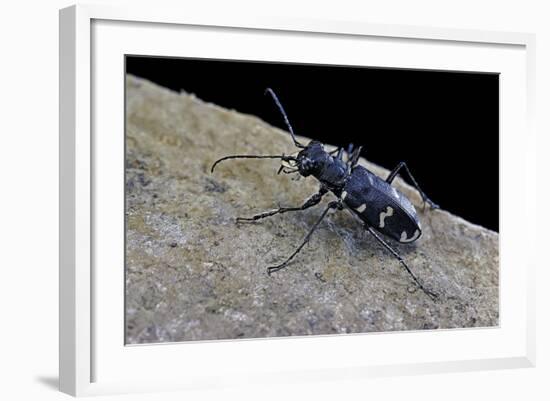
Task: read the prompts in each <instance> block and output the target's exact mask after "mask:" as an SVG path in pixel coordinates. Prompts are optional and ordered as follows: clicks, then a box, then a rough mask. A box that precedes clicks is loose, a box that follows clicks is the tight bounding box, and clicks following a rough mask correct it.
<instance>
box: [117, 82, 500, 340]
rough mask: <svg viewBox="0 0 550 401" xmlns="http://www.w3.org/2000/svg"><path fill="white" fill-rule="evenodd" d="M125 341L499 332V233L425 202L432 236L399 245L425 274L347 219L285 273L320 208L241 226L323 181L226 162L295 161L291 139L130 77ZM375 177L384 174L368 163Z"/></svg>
mask: <svg viewBox="0 0 550 401" xmlns="http://www.w3.org/2000/svg"><path fill="white" fill-rule="evenodd" d="M126 89H127V91H126V101H127V103H126V104H127V124H126V143H127V154H126V192H127V197H126V202H127V204H126V207H127V209H126V219H127V243H126V253H127V266H126V269H127V270H126V285H127V286H126V295H127V298H126V300H127V310H126V314H127V319H126V322H127V327H126V337H127V338H126V340H127V342H128V343H150V342H166V341H187V340H210V339H234V338H255V337H267V336H290V335H310V334H335V333H358V332H373V331H376V332H378V331H393V330H418V329H438V328H458V327H486V326H494V325H498V322H499V321H498V316H499V315H498V304H499V302H498V294H499V291H498V282H499V277H498V265H499V257H498V234H497V233H495V232H492V231H490V230H487V229H485V228H482V227H479V226H476V225H473V224H471V223H469V222H467V221H465V220H463V219H461V218H460V217H457V216H453V215H451V214H450V213H447V212H445V211H443V210H437V211H430V210H426V211H423V210H422V204H421V201H420V197H419V196H418V194H417V192H416V191H415V190H414V189H412V188H411V187H409V186H408V185H406V184H404V183H403V181H401V180H400V179H397V180H396V181H395V185H396V186H397V187H398V188H399V189H400V190H401V191H402V192H404V193H405V194H406V195H407V196H408V197H409V198H410V199H411V200H412V202H413V203H414V204H415V206H416V208H417V210H418V212H419V218H420V220H421V221H422V226H423V236H422V238H421V239H420V240H418V241H417V242H416V243H414V244H411V245H400V244H396V243H394V242H391V243H392V244H393V245H394V247H395V248H396V249H398V251H399V252H400V253H401V255H402V256H403V257H404V258H405V260H406V261H407V262H408V264H409V266H410V267H411V269H412V270H413V272H414V273H415V274H416V276H417V277H418V278H419V280H421V281H422V282H423V283H425V285H426V286H427V287H428V288H430V289H431V290H433V291H434V292H436V293H437V294H439V298H438V300H437V301H435V302H434V301H432V300H431V299H430V298H429V297H427V296H426V295H425V294H424V293H423V292H422V291H420V290H417V289H416V287H415V285H414V283H413V282H412V281H411V278H410V276H409V275H408V274H407V273H406V272H405V271H404V269H403V268H402V267H401V266H400V264H399V263H398V262H397V260H396V259H395V258H393V257H392V256H391V255H390V254H389V253H388V252H387V251H386V250H385V249H384V248H383V247H382V246H380V245H379V244H378V243H377V242H376V240H375V239H374V238H372V237H371V236H370V235H369V233H368V232H365V231H364V230H363V229H362V228H361V226H360V225H359V224H358V223H357V221H356V220H355V219H354V218H352V217H351V216H350V215H349V214H348V213H347V212H334V213H331V214H329V216H327V218H326V219H325V221H324V222H323V223H322V224H321V226H320V228H319V230H318V231H316V232H315V234H314V235H313V237H312V239H311V241H310V243H309V244H308V245H307V246H305V247H304V249H303V250H302V252H301V253H300V254H299V255H298V256H297V257H296V258H295V260H294V262H293V263H292V264H291V265H290V266H289V267H288V268H287V269H285V270H282V271H280V272H278V273H275V274H273V275H272V276H268V275H267V273H266V267H267V266H269V265H273V264H277V263H279V262H281V261H283V260H284V259H285V258H286V257H287V256H288V255H289V254H290V253H292V252H293V251H294V249H295V246H296V245H297V244H299V243H300V241H301V240H302V239H303V237H304V235H305V233H306V232H307V230H308V229H309V228H310V226H311V225H312V224H313V223H314V222H315V220H316V219H317V218H318V216H319V214H320V213H321V210H322V208H323V206H322V205H324V204H326V202H327V201H328V200H329V198H331V197H332V196H331V195H329V196H327V197H325V198H326V199H325V200H324V201H323V202H322V204H321V205H320V206H317V207H315V208H311V209H308V210H306V211H304V212H298V213H286V214H282V215H278V216H275V217H272V218H269V219H265V220H262V221H260V222H256V223H253V224H239V225H237V224H235V218H236V217H237V216H250V215H252V214H255V213H257V212H259V211H264V210H268V209H271V208H273V207H277V206H278V205H282V206H296V205H301V204H302V202H303V201H304V200H305V199H306V198H307V197H308V196H310V195H311V194H313V193H314V192H316V190H317V183H316V182H315V180H314V179H313V178H307V179H304V178H302V179H301V180H299V181H298V182H296V181H293V180H292V179H291V178H290V176H286V175H284V174H281V175H277V174H276V171H277V169H278V167H279V162H278V161H277V160H232V161H228V162H225V163H222V164H220V165H219V166H218V168H217V169H216V171H215V173H214V174H210V170H209V169H210V166H211V165H212V163H213V161H214V160H216V159H217V158H219V157H222V156H225V155H229V154H237V153H249V154H254V153H255V154H267V153H271V154H281V153H283V152H284V153H286V154H289V153H292V152H294V151H295V148H294V147H293V145H292V143H291V141H290V140H289V137H288V134H285V133H284V132H283V131H281V130H279V129H276V128H273V127H271V126H270V125H268V124H267V123H265V122H263V121H262V120H260V119H259V118H257V117H255V116H249V115H244V114H240V113H237V112H235V111H231V110H226V109H223V108H221V107H218V106H216V105H213V104H208V103H205V102H203V101H201V100H199V99H197V98H196V97H195V96H193V95H189V94H186V93H181V94H178V93H175V92H172V91H169V90H167V89H164V88H161V87H159V86H157V85H154V84H152V83H150V82H148V81H145V80H142V79H139V78H135V77H132V76H128V77H127V87H126ZM361 164H363V165H365V166H366V167H367V168H369V169H370V170H371V171H373V172H374V173H376V174H379V175H381V176H382V177H385V176H386V175H387V174H388V171H387V170H385V169H382V168H380V167H378V166H376V165H373V164H371V163H368V162H367V161H365V160H361Z"/></svg>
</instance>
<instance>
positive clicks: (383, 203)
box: [211, 88, 439, 299]
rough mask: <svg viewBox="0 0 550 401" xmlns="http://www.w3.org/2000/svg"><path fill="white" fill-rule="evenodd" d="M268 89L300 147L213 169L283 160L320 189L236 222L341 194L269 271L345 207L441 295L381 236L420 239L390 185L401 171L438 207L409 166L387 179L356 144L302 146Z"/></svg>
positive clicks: (284, 167)
mask: <svg viewBox="0 0 550 401" xmlns="http://www.w3.org/2000/svg"><path fill="white" fill-rule="evenodd" d="M266 93H267V94H269V95H270V96H271V97H272V99H273V101H274V102H275V104H276V106H277V108H278V109H279V111H280V113H281V115H282V117H283V119H284V122H285V124H286V126H287V128H288V131H289V133H290V136H291V138H292V141H293V142H294V145H295V146H296V147H297V148H298V149H299V151H298V152H296V153H295V154H294V155H290V156H288V155H284V154H283V155H231V156H225V157H222V158H220V159H218V160H216V161H215V162H214V164H213V165H212V168H211V173H213V172H214V169H215V168H216V166H217V165H218V164H219V163H220V162H222V161H224V160H229V159H243V158H245V159H246V158H254V159H280V160H281V166H280V168H279V171H278V173H281V172H284V173H285V174H294V173H298V174H299V175H301V176H303V177H308V176H313V177H315V178H316V179H317V180H318V181H319V183H320V188H319V191H318V192H317V193H316V194H314V195H312V196H311V197H310V198H309V199H307V200H306V201H305V202H304V204H302V205H301V206H297V207H279V208H277V209H273V210H269V211H266V212H263V213H259V214H256V215H254V216H252V217H238V218H237V222H238V223H240V222H253V221H256V220H260V219H263V218H266V217H270V216H274V215H276V214H281V213H287V212H293V211H302V210H305V209H308V208H310V207H313V206H315V205H317V204H319V203H320V202H321V199H322V198H323V196H325V195H326V194H327V193H329V192H331V193H332V194H333V195H335V197H336V198H337V199H336V200H334V201H331V202H329V203H328V204H327V206H326V208H325V209H324V211H323V213H321V215H320V217H319V218H318V220H317V221H316V222H315V224H314V225H313V226H312V227H311V228H310V230H309V232H308V233H307V235H306V236H305V238H304V239H303V241H302V243H301V244H300V245H299V246H298V247H297V248H296V250H295V251H294V252H293V253H292V254H291V255H290V256H289V257H288V258H287V259H286V260H285V261H284V262H282V263H281V264H279V265H276V266H270V267H268V268H267V271H268V273H269V274H270V275H271V274H272V273H274V272H276V271H279V270H281V269H284V268H285V267H287V266H288V264H289V263H290V261H291V260H292V259H293V258H294V257H295V256H296V255H297V254H298V253H299V252H300V250H301V249H302V248H303V247H304V246H305V245H306V244H307V243H308V242H309V240H310V238H311V236H312V234H313V233H314V231H315V230H316V229H317V228H318V227H319V224H320V223H321V221H323V219H324V218H325V216H326V215H327V213H328V212H329V211H330V210H332V209H336V210H344V209H346V210H348V211H349V212H350V213H351V214H352V215H353V216H354V217H355V218H357V219H358V220H359V221H360V222H361V223H362V224H363V227H364V228H365V229H366V230H367V231H368V232H369V233H370V234H372V235H373V236H374V238H375V239H376V240H377V241H378V242H379V243H380V244H381V245H382V246H384V248H386V249H387V250H388V251H389V252H390V253H391V254H392V255H393V256H394V257H395V258H396V259H397V260H398V261H399V263H400V264H401V266H403V267H404V269H405V270H406V271H407V273H408V274H409V275H410V276H411V277H412V279H413V280H414V282H415V284H416V285H417V286H418V288H420V289H421V290H422V291H423V292H424V293H425V294H426V295H428V296H429V297H430V298H432V299H435V298H437V295H436V294H435V293H433V292H432V291H430V290H428V289H427V288H426V287H424V285H422V283H421V282H420V281H419V280H418V278H417V277H416V276H415V275H414V274H413V272H412V271H411V269H410V268H409V266H408V265H407V263H406V262H405V261H404V260H403V258H402V257H401V255H399V253H398V252H397V251H396V250H395V249H393V247H392V246H391V245H390V244H389V243H388V242H386V241H385V240H384V239H383V237H382V235H384V236H386V237H389V238H391V239H393V240H395V241H397V242H399V243H403V244H406V243H412V242H415V241H417V240H418V239H419V238H420V237H421V235H422V227H421V224H420V220H419V219H418V215H417V213H416V210H415V208H414V206H413V204H412V203H411V201H410V200H409V199H408V198H407V197H406V196H405V195H404V194H403V193H402V192H400V191H399V190H397V189H396V188H395V187H393V186H392V185H391V184H392V182H393V180H394V179H395V178H396V177H397V175H398V174H399V172H400V171H404V172H405V173H407V175H408V177H409V178H410V180H411V182H412V184H413V185H414V187H415V188H416V190H417V191H418V192H419V194H420V195H421V197H422V200H423V202H424V205H425V204H428V205H429V206H430V208H431V209H438V208H439V206H438V205H437V204H435V203H434V202H433V201H431V200H430V199H429V198H428V197H427V196H426V194H425V193H424V192H423V191H422V190H421V189H420V186H419V185H418V183H417V182H416V180H415V179H414V177H413V175H412V174H411V172H410V170H409V168H408V167H407V164H406V163H405V162H400V163H399V164H398V165H397V166H396V167H395V168H394V169H393V170H392V171H391V173H390V174H389V175H388V177H387V178H386V179H385V180H384V179H382V178H380V177H378V176H377V175H375V174H374V173H372V172H371V171H369V170H368V169H367V168H365V167H363V166H361V165H359V164H358V162H359V156H360V154H361V149H362V147H361V146H359V147H357V148H354V147H353V145H350V146H349V147H348V149H347V151H344V149H343V148H337V149H335V150H332V151H327V150H326V149H325V147H324V145H323V144H322V143H320V142H318V141H316V140H312V141H310V142H309V143H308V144H307V145H304V144H302V143H301V142H299V141H298V140H297V139H296V135H295V134H294V130H293V129H292V125H291V124H290V121H289V119H288V116H287V114H286V112H285V110H284V108H283V106H282V104H281V102H280V101H279V98H278V97H277V95H276V94H275V92H274V91H273V90H272V89H271V88H267V89H266Z"/></svg>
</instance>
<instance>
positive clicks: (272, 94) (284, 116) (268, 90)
mask: <svg viewBox="0 0 550 401" xmlns="http://www.w3.org/2000/svg"><path fill="white" fill-rule="evenodd" d="M265 93H269V94H270V95H271V97H272V98H273V101H274V102H275V104H276V105H277V107H278V108H279V111H280V112H281V114H282V115H283V119H284V120H285V124H286V126H287V127H288V131H289V132H290V135H291V136H292V140H293V141H294V145H296V147H298V148H305V146H304V145H302V144H301V143H300V142H298V141H297V140H296V136H295V135H294V130H293V129H292V125H290V121H289V120H288V117H287V115H286V112H285V109H284V108H283V106H282V104H281V102H280V101H279V98H278V97H277V95H276V94H275V92H273V89H271V88H267V89H266V90H265Z"/></svg>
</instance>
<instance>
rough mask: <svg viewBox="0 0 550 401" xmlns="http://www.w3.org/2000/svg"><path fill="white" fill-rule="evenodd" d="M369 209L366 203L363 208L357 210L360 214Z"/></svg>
mask: <svg viewBox="0 0 550 401" xmlns="http://www.w3.org/2000/svg"><path fill="white" fill-rule="evenodd" d="M366 208H367V204H366V203H363V204H362V205H361V206H359V207H358V208H357V209H355V210H357V211H358V212H359V213H363V212H364V211H365V209H366Z"/></svg>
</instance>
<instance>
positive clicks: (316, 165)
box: [296, 141, 328, 177]
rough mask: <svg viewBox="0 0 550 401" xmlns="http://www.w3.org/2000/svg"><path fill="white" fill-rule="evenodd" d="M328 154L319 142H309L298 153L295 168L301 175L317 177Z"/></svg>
mask: <svg viewBox="0 0 550 401" xmlns="http://www.w3.org/2000/svg"><path fill="white" fill-rule="evenodd" d="M327 156H328V154H327V152H326V151H325V148H324V147H323V144H322V143H321V142H317V141H311V142H310V143H309V144H308V145H307V146H306V147H305V148H304V149H303V150H301V151H300V152H299V153H298V157H297V158H296V159H297V161H296V167H297V168H298V171H299V172H300V174H301V175H303V176H304V177H307V176H308V175H312V174H313V175H317V174H319V173H320V171H321V170H322V169H323V165H324V163H325V159H326V158H327Z"/></svg>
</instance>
